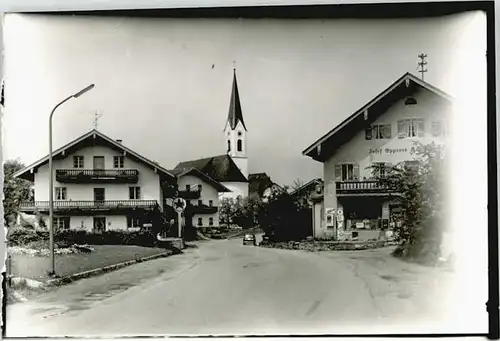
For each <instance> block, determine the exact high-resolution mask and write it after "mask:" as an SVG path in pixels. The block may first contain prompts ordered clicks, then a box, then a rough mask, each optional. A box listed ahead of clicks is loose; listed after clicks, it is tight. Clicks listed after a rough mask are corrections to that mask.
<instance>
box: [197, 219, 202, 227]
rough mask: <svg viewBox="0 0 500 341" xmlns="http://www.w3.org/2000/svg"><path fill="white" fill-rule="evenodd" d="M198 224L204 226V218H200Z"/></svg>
mask: <svg viewBox="0 0 500 341" xmlns="http://www.w3.org/2000/svg"><path fill="white" fill-rule="evenodd" d="M198 226H203V218H198Z"/></svg>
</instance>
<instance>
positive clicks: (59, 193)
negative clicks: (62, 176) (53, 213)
mask: <svg viewBox="0 0 500 341" xmlns="http://www.w3.org/2000/svg"><path fill="white" fill-rule="evenodd" d="M55 189H56V200H66V199H67V190H66V187H56V188H55Z"/></svg>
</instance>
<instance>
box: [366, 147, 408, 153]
mask: <svg viewBox="0 0 500 341" xmlns="http://www.w3.org/2000/svg"><path fill="white" fill-rule="evenodd" d="M408 152H409V153H410V154H414V153H415V147H411V148H410V149H408V148H370V149H369V151H368V153H369V154H376V155H380V154H401V153H408Z"/></svg>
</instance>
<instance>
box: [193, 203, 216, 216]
mask: <svg viewBox="0 0 500 341" xmlns="http://www.w3.org/2000/svg"><path fill="white" fill-rule="evenodd" d="M189 207H190V210H191V212H192V213H196V214H213V213H217V212H218V211H219V207H218V206H208V205H191V206H189Z"/></svg>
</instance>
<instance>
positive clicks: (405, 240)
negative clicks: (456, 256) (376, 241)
mask: <svg viewBox="0 0 500 341" xmlns="http://www.w3.org/2000/svg"><path fill="white" fill-rule="evenodd" d="M415 147H416V148H415V151H416V152H415V155H416V158H415V159H416V162H414V163H412V166H411V167H410V166H409V165H408V164H407V163H399V164H397V165H395V166H393V167H391V168H390V169H386V173H385V174H386V175H385V176H384V177H376V179H377V181H378V182H379V183H380V184H381V185H384V186H389V187H391V188H393V189H395V190H396V192H398V193H400V195H399V196H397V197H396V200H397V201H398V202H399V203H400V204H401V207H402V210H403V217H402V224H400V225H397V226H395V228H394V232H395V235H396V240H397V241H398V242H399V247H398V248H397V249H396V251H395V255H397V256H402V257H405V258H412V259H415V260H417V261H420V262H424V263H434V262H435V261H437V259H438V258H439V256H440V249H441V244H442V238H443V233H444V232H445V230H446V227H447V219H446V218H447V217H448V216H449V215H448V213H449V211H448V209H447V206H446V203H447V202H449V200H447V192H446V190H447V185H446V182H445V181H446V176H445V175H446V173H445V172H446V158H445V151H444V148H443V147H442V146H440V145H437V144H435V143H430V144H427V145H423V144H421V143H416V146H415ZM372 168H373V171H374V174H380V173H379V172H378V169H377V166H374V167H372Z"/></svg>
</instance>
